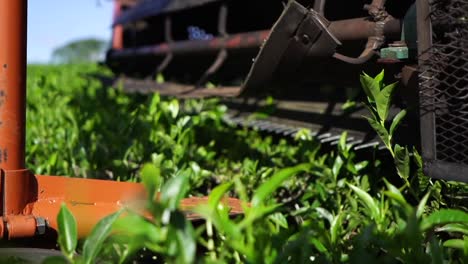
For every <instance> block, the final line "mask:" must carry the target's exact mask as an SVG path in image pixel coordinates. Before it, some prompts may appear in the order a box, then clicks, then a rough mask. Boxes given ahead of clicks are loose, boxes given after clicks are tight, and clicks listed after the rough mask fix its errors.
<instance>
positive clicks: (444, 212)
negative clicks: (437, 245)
mask: <svg viewBox="0 0 468 264" xmlns="http://www.w3.org/2000/svg"><path fill="white" fill-rule="evenodd" d="M451 223H463V224H468V213H466V212H463V211H460V210H455V209H441V210H439V211H436V212H433V213H432V214H430V215H429V216H428V217H426V218H424V219H423V220H422V222H421V229H422V230H423V231H424V230H428V229H430V228H432V227H434V226H438V225H445V224H451Z"/></svg>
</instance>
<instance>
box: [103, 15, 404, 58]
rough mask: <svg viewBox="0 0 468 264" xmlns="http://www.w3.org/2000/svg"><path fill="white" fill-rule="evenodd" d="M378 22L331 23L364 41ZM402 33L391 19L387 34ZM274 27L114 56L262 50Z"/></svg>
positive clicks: (342, 36)
mask: <svg viewBox="0 0 468 264" xmlns="http://www.w3.org/2000/svg"><path fill="white" fill-rule="evenodd" d="M378 26H379V25H378V24H377V23H376V22H373V21H369V19H368V18H366V17H363V18H353V19H346V20H338V21H332V22H331V23H330V26H329V30H330V31H331V33H332V34H333V35H334V36H335V37H336V38H337V39H338V40H340V41H345V40H360V39H366V38H369V37H373V36H374V35H375V32H376V30H377V29H376V28H377V27H378ZM400 32H401V21H400V20H398V19H394V18H389V20H387V21H386V22H385V25H384V27H383V34H384V35H385V36H390V37H398V36H399V34H400ZM269 34H270V30H262V31H254V32H245V33H238V34H233V35H229V36H228V37H223V36H221V37H216V38H213V39H211V40H186V41H177V42H172V43H167V42H166V43H160V44H156V45H152V46H142V47H136V48H127V49H123V50H120V51H119V50H116V51H113V52H112V53H111V55H110V58H111V59H123V58H134V57H136V56H164V55H166V54H167V53H169V52H171V53H172V54H174V55H184V54H193V53H217V52H219V51H220V50H223V49H225V50H227V51H230V50H242V49H258V48H259V47H260V46H261V45H262V44H263V43H264V41H265V39H266V38H267V37H268V36H269Z"/></svg>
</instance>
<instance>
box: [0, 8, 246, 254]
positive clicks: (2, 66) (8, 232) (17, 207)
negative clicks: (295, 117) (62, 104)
mask: <svg viewBox="0 0 468 264" xmlns="http://www.w3.org/2000/svg"><path fill="white" fill-rule="evenodd" d="M26 32H27V0H15V1H10V0H0V213H1V215H0V242H1V243H4V242H6V240H10V241H11V240H13V241H15V240H17V239H21V241H23V242H24V241H25V239H26V240H31V241H33V240H34V241H39V242H41V241H42V240H43V239H45V238H47V237H52V238H53V237H55V236H56V233H57V221H56V218H57V214H58V212H59V209H60V206H61V204H62V203H65V204H66V205H67V206H68V208H69V209H70V210H71V211H72V213H73V214H74V216H75V218H76V220H77V224H78V235H79V237H81V238H82V237H85V236H86V235H87V234H88V233H89V232H90V230H91V228H92V227H93V226H94V225H95V224H96V223H97V222H98V221H99V220H100V219H102V218H103V217H105V216H106V215H109V214H111V213H113V212H115V211H117V210H119V209H121V208H123V207H125V206H127V205H128V203H134V202H136V201H140V200H141V201H143V200H145V199H146V197H145V196H146V194H145V190H144V188H143V186H142V185H140V184H135V183H125V182H113V181H103V180H90V179H78V178H68V177H63V176H61V177H57V176H45V175H35V174H34V172H33V171H32V170H29V169H28V168H26V166H25V129H26V124H25V114H26ZM205 200H206V199H204V198H190V199H185V200H183V201H182V205H181V207H182V208H181V209H189V208H191V207H193V206H195V205H197V204H200V203H203V202H205ZM227 201H228V203H229V206H231V207H232V213H236V212H240V204H239V203H238V201H236V200H234V199H227ZM187 217H188V218H189V219H196V218H197V216H195V215H193V214H188V215H187ZM39 244H40V245H42V246H44V243H42V242H41V243H39ZM52 245H55V242H54V243H53V244H52ZM11 252H13V253H12V254H14V252H17V253H18V254H20V253H21V252H22V253H25V252H29V253H31V252H32V253H31V254H33V255H34V254H36V255H37V256H40V255H44V254H45V253H44V252H43V251H41V250H32V249H28V250H26V251H25V250H21V249H15V250H7V251H5V250H4V251H1V254H2V256H3V254H7V253H11ZM23 256H24V255H23ZM36 260H37V259H36Z"/></svg>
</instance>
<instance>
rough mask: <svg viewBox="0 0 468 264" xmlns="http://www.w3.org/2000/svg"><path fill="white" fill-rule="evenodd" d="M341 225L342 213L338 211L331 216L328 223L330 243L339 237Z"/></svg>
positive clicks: (333, 242)
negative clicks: (331, 219)
mask: <svg viewBox="0 0 468 264" xmlns="http://www.w3.org/2000/svg"><path fill="white" fill-rule="evenodd" d="M342 225H343V213H342V212H340V213H339V214H338V215H336V216H335V217H334V218H333V221H332V222H331V223H330V240H331V242H332V244H335V243H336V242H337V241H338V239H339V238H340V230H341V229H342Z"/></svg>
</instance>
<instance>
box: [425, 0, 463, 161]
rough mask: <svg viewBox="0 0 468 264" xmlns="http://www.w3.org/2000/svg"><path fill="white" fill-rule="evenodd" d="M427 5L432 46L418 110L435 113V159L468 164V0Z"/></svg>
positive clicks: (447, 0)
mask: <svg viewBox="0 0 468 264" xmlns="http://www.w3.org/2000/svg"><path fill="white" fill-rule="evenodd" d="M430 5H431V22H432V47H431V48H430V49H429V50H427V51H425V52H428V53H429V56H428V58H429V59H428V60H427V61H426V62H425V63H424V65H422V67H421V75H420V80H421V82H420V91H421V94H420V95H421V109H422V111H429V112H431V114H433V115H434V119H433V120H434V122H435V124H434V125H435V155H434V157H435V159H436V160H440V161H445V162H455V163H460V164H468V1H467V0H433V1H430ZM422 129H424V127H423V128H422Z"/></svg>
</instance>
